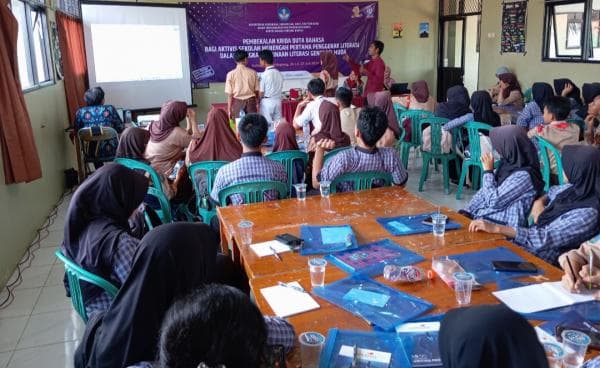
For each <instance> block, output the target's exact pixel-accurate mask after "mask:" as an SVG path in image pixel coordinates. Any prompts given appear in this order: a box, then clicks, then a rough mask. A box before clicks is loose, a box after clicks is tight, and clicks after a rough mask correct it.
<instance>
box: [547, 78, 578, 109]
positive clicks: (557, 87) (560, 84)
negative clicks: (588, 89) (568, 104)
mask: <svg viewBox="0 0 600 368" xmlns="http://www.w3.org/2000/svg"><path fill="white" fill-rule="evenodd" d="M567 83H569V84H571V85H572V86H573V90H572V91H571V93H569V94H568V95H567V96H565V97H567V98H569V99H571V100H572V101H575V104H576V105H577V106H581V105H583V103H582V101H581V91H580V90H579V87H577V86H576V85H575V83H573V81H571V80H570V79H567V78H560V79H555V80H554V92H556V95H557V96H560V95H561V93H562V91H563V89H565V86H566V85H567Z"/></svg>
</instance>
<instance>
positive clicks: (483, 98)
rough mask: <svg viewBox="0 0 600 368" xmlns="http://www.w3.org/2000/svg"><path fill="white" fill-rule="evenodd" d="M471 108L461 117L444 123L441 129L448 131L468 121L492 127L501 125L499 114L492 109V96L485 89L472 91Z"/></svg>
mask: <svg viewBox="0 0 600 368" xmlns="http://www.w3.org/2000/svg"><path fill="white" fill-rule="evenodd" d="M471 108H472V109H473V112H469V113H466V114H465V115H463V116H461V117H458V118H455V119H452V120H450V121H449V122H447V123H446V124H444V126H443V129H444V130H445V131H449V130H452V129H454V128H458V127H460V126H463V125H465V124H466V123H468V122H470V121H476V122H479V123H484V124H488V125H490V126H492V127H499V126H500V125H502V123H501V122H500V116H499V115H498V114H497V113H496V112H495V111H494V110H493V109H492V98H491V97H490V94H489V93H487V92H486V91H475V92H473V94H472V95H471Z"/></svg>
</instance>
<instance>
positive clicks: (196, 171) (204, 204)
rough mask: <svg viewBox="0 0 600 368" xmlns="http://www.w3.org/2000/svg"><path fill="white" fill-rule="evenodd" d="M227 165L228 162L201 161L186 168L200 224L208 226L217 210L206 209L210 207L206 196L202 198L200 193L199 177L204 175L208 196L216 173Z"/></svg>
mask: <svg viewBox="0 0 600 368" xmlns="http://www.w3.org/2000/svg"><path fill="white" fill-rule="evenodd" d="M228 163H229V162H228V161H203V162H196V163H195V164H192V165H190V167H189V168H188V174H189V176H190V180H191V181H192V185H193V187H194V192H195V193H196V208H197V209H198V214H199V215H200V216H201V217H202V222H204V223H205V224H210V220H211V219H212V218H213V217H214V216H215V215H216V214H217V210H216V208H212V209H208V208H209V206H210V204H209V203H208V196H204V195H203V194H204V193H201V188H200V177H199V176H200V175H201V173H202V172H204V173H205V174H206V188H207V190H208V195H210V192H211V190H212V188H213V185H214V183H215V177H216V176H217V172H218V171H219V169H220V168H221V167H223V166H224V165H226V164H228Z"/></svg>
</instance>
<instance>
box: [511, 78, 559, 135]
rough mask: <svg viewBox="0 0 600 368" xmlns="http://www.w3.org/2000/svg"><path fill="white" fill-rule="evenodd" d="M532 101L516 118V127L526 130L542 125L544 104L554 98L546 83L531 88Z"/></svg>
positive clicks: (535, 84)
mask: <svg viewBox="0 0 600 368" xmlns="http://www.w3.org/2000/svg"><path fill="white" fill-rule="evenodd" d="M531 95H532V97H533V101H531V102H529V103H528V104H527V105H525V108H523V111H521V113H520V114H519V117H518V118H517V125H518V126H521V127H523V128H525V129H527V130H529V129H533V128H535V127H537V126H538V125H540V124H543V123H544V103H545V102H546V100H547V99H549V98H550V97H553V96H554V90H553V89H552V86H551V85H549V84H548V83H543V82H538V83H534V84H533V86H532V87H531Z"/></svg>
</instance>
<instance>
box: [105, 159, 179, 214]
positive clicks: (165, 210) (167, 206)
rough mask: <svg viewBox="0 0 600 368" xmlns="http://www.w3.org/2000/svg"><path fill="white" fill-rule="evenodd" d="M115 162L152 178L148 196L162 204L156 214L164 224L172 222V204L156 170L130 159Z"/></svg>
mask: <svg viewBox="0 0 600 368" xmlns="http://www.w3.org/2000/svg"><path fill="white" fill-rule="evenodd" d="M115 162H116V163H118V164H120V165H123V166H125V167H128V168H130V169H132V170H142V171H144V172H145V173H147V174H148V175H149V176H150V183H151V185H150V186H149V187H148V194H149V195H150V196H152V197H155V198H156V199H158V203H159V204H160V210H157V211H156V214H157V215H158V217H160V220H161V221H162V223H163V224H168V223H170V222H172V221H173V215H172V213H171V203H170V202H169V199H168V198H167V196H166V195H165V193H164V192H163V189H162V184H161V181H160V177H159V176H158V173H157V172H156V170H154V169H153V168H152V166H150V165H148V164H146V163H143V162H140V161H137V160H133V159H130V158H115ZM146 223H148V221H146Z"/></svg>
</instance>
